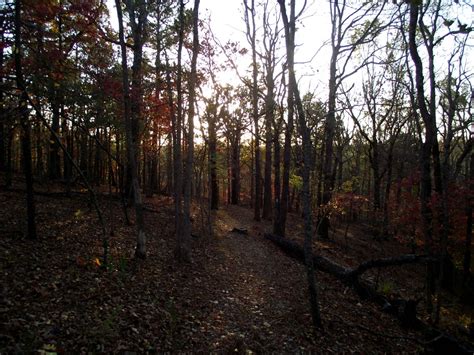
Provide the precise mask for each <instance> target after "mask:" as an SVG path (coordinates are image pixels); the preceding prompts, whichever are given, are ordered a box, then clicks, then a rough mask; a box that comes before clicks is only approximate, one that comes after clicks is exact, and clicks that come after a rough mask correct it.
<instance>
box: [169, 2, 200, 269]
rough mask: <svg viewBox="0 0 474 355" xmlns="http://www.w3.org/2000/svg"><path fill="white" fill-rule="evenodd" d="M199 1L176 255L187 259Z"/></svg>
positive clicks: (189, 90)
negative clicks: (182, 200)
mask: <svg viewBox="0 0 474 355" xmlns="http://www.w3.org/2000/svg"><path fill="white" fill-rule="evenodd" d="M199 1H200V0H194V10H193V47H192V53H193V54H192V59H191V73H190V77H189V82H188V95H189V98H188V105H189V108H188V152H187V159H186V170H185V174H184V177H185V185H184V212H183V213H184V221H183V223H184V226H183V235H182V236H180V237H179V238H178V241H177V246H176V248H177V250H176V253H175V254H176V255H178V258H179V259H180V260H185V261H189V259H190V245H189V243H190V239H191V187H192V178H193V177H192V173H193V164H194V112H195V108H194V105H195V102H194V101H195V96H196V93H195V90H196V81H197V70H196V65H197V56H198V53H199V32H198V31H199Z"/></svg>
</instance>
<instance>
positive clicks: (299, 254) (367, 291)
mask: <svg viewBox="0 0 474 355" xmlns="http://www.w3.org/2000/svg"><path fill="white" fill-rule="evenodd" d="M265 238H266V239H268V240H270V241H271V242H273V243H275V244H276V245H277V246H279V247H280V248H281V249H282V250H283V251H284V252H285V253H286V254H288V255H289V256H291V257H293V258H295V259H297V260H299V261H301V262H304V253H303V248H302V247H301V246H300V245H299V244H298V243H296V242H293V241H291V240H288V239H285V238H282V237H279V236H276V235H273V234H265ZM430 260H437V259H436V258H434V257H428V256H426V255H414V254H408V255H400V256H396V257H393V258H384V259H375V260H369V261H366V262H364V263H362V264H360V265H359V266H357V267H356V268H353V269H350V268H347V267H344V266H341V265H339V264H336V263H335V262H333V261H332V260H330V259H328V258H325V257H323V256H316V255H313V263H314V266H315V267H316V268H317V269H318V270H320V271H323V272H326V273H328V274H330V275H332V276H335V277H336V278H338V279H339V280H341V281H342V282H344V284H346V285H348V286H350V287H352V288H354V289H355V290H356V292H357V293H358V294H359V296H360V297H362V298H368V299H370V300H371V301H373V302H375V303H377V304H379V305H381V306H382V307H383V308H382V309H383V311H384V312H387V313H390V314H393V315H394V316H396V317H397V318H398V319H399V320H400V321H401V323H402V324H403V325H404V326H410V327H417V328H419V329H421V330H423V332H424V333H425V334H428V336H430V337H432V338H433V337H434V339H432V340H430V341H428V342H421V343H422V344H423V345H425V346H427V347H428V349H429V350H432V351H434V352H435V353H456V354H458V353H459V354H465V353H472V349H471V348H472V346H471V345H466V344H463V343H461V342H460V341H458V340H457V339H455V338H453V337H451V336H449V335H447V334H445V333H443V332H441V331H440V330H438V329H435V328H432V327H431V326H429V325H427V324H425V323H423V322H422V321H420V320H419V319H418V318H417V317H416V305H417V303H418V300H417V301H415V300H402V299H396V300H388V299H387V297H385V296H384V295H381V294H380V293H379V292H377V290H376V288H375V287H374V285H373V284H372V283H370V282H369V281H367V280H361V279H360V278H359V276H361V275H362V274H363V273H364V272H366V271H367V270H370V269H372V268H380V267H388V266H399V265H406V264H415V263H424V262H427V261H430ZM358 327H359V328H361V329H363V330H366V331H368V330H369V329H368V328H365V327H362V326H358ZM370 332H372V333H374V334H375V332H373V331H372V330H370ZM375 335H379V334H375ZM385 336H386V335H385ZM386 337H387V336H386ZM389 337H390V336H389ZM407 339H408V338H407ZM409 340H413V339H409Z"/></svg>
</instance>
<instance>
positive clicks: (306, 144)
mask: <svg viewBox="0 0 474 355" xmlns="http://www.w3.org/2000/svg"><path fill="white" fill-rule="evenodd" d="M278 3H279V4H280V9H281V14H282V19H283V24H284V28H285V40H286V41H285V43H286V53H287V65H288V79H289V87H288V97H290V96H292V97H293V98H294V101H296V107H297V112H298V122H299V129H300V134H301V136H302V139H303V160H304V162H303V191H302V193H303V212H304V236H305V237H304V259H305V265H306V274H307V279H308V289H309V299H310V305H311V316H312V319H313V326H314V328H315V329H317V328H320V327H321V325H322V324H321V316H320V311H319V304H318V294H317V290H316V282H315V272H314V265H313V252H312V243H313V240H312V237H313V234H312V212H311V192H310V167H311V138H310V134H309V130H308V127H307V124H306V118H305V112H304V109H303V104H302V101H301V97H300V94H299V90H298V86H297V81H296V75H295V70H294V51H295V32H296V14H295V0H291V2H290V17H289V18H288V15H287V12H286V5H285V3H284V0H278ZM303 9H304V7H303ZM291 103H292V104H293V102H291Z"/></svg>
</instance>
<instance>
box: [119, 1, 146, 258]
mask: <svg viewBox="0 0 474 355" xmlns="http://www.w3.org/2000/svg"><path fill="white" fill-rule="evenodd" d="M115 6H116V8H117V18H118V23H119V41H120V49H121V55H122V86H123V105H124V109H123V115H124V121H125V135H126V144H127V157H128V165H129V166H130V173H131V188H132V192H133V202H134V206H135V215H136V226H137V246H136V248H135V256H136V257H138V258H141V259H144V258H145V257H146V234H145V229H144V219H143V207H142V197H141V193H140V184H139V180H138V167H137V162H136V157H137V153H136V148H137V143H138V142H134V141H133V137H132V136H133V132H132V119H131V109H132V98H131V96H130V90H129V79H128V65H127V48H126V45H125V38H124V29H123V21H122V7H121V6H122V5H121V4H120V0H115ZM142 6H144V5H143V4H142ZM137 80H138V79H137ZM135 105H136V103H135Z"/></svg>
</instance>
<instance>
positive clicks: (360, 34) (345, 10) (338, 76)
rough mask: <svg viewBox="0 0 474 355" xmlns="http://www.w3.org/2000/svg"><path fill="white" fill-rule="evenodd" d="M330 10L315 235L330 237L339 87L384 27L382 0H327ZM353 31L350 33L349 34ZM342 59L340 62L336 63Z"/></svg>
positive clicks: (361, 65) (355, 67)
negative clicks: (358, 53) (356, 55)
mask: <svg viewBox="0 0 474 355" xmlns="http://www.w3.org/2000/svg"><path fill="white" fill-rule="evenodd" d="M329 4H330V10H331V24H332V28H331V50H332V53H331V59H330V66H329V85H328V86H329V96H328V104H327V105H328V110H327V115H326V123H325V138H324V163H323V192H322V206H321V207H320V211H319V218H318V219H319V221H318V234H319V235H320V236H321V237H323V238H328V237H329V216H328V214H327V211H325V210H326V207H325V206H327V205H328V203H329V201H330V200H331V195H332V190H333V188H334V178H333V176H334V175H333V160H334V157H333V155H334V148H333V147H334V134H335V129H336V102H337V94H338V90H339V88H340V86H341V84H342V82H343V81H344V79H346V78H348V77H350V76H351V75H353V74H354V73H356V72H358V71H359V70H360V68H362V67H364V66H365V65H366V63H365V62H362V63H360V64H359V65H355V66H354V67H349V66H348V64H349V62H350V60H351V58H352V56H353V55H354V53H355V51H356V49H357V48H358V47H359V46H361V45H364V44H366V43H369V42H371V41H372V40H373V39H374V38H375V37H376V36H377V35H378V34H379V33H380V32H381V31H382V30H383V29H384V28H385V27H386V25H385V26H383V25H381V24H380V23H379V16H380V14H381V13H382V10H383V9H384V6H385V3H382V5H380V6H379V4H377V3H375V2H364V3H361V4H360V5H357V6H355V7H352V5H350V4H348V2H347V0H342V1H339V0H335V1H331V2H329ZM351 32H353V36H351V38H348V37H349V34H350V33H351ZM340 61H341V62H342V63H341V64H339V62H340Z"/></svg>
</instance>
